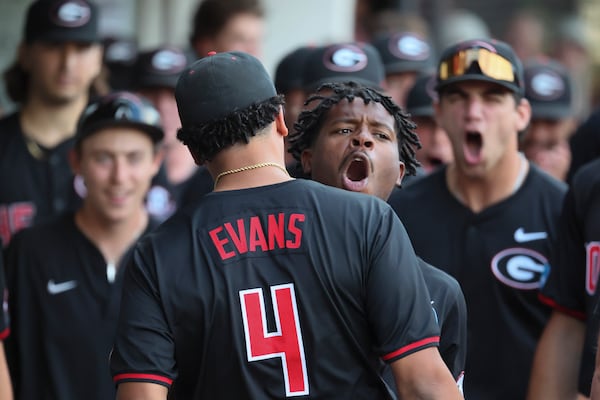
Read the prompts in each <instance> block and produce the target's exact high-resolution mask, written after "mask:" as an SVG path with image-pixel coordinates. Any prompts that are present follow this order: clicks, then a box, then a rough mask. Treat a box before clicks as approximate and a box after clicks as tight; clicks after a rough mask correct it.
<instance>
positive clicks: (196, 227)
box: [111, 52, 460, 400]
mask: <svg viewBox="0 0 600 400" xmlns="http://www.w3.org/2000/svg"><path fill="white" fill-rule="evenodd" d="M176 98H177V103H178V108H179V113H180V116H181V121H182V129H181V130H180V132H179V138H180V139H181V140H182V141H183V142H184V143H185V144H186V145H187V146H188V147H189V149H190V152H191V153H192V155H193V156H194V158H195V159H196V161H197V162H199V163H205V164H206V166H207V168H208V169H209V171H210V172H211V174H212V175H213V176H214V181H215V190H214V191H213V192H212V193H209V194H207V195H206V196H205V197H204V198H203V199H202V200H201V201H200V202H199V203H198V204H197V207H196V208H194V209H186V210H183V211H180V212H179V213H178V214H175V216H173V217H172V218H171V219H169V220H168V221H166V222H165V223H164V224H163V225H161V226H160V227H159V228H158V229H157V230H155V231H154V232H153V233H152V234H151V235H149V236H147V237H146V239H145V240H142V241H141V242H140V243H139V244H138V247H137V249H136V251H135V254H134V261H133V263H132V264H131V265H130V267H129V268H128V269H127V277H126V282H125V287H124V291H123V302H122V309H121V316H120V321H119V327H118V331H117V339H116V342H115V346H114V351H113V353H112V357H111V368H112V372H113V377H114V380H115V382H116V383H117V384H118V394H117V398H118V399H120V400H130V399H161V400H164V399H165V397H166V396H167V393H168V391H169V390H170V391H171V393H170V394H169V395H170V396H172V397H173V398H178V399H201V398H236V399H256V398H284V397H296V396H303V398H315V399H316V398H320V399H335V398H339V399H348V398H357V397H358V398H372V399H385V398H391V397H390V396H391V394H390V393H389V391H388V390H387V389H386V386H385V385H384V384H383V383H382V381H381V377H380V375H379V373H378V371H377V367H378V365H379V363H380V360H381V359H383V360H385V361H387V362H388V363H390V365H391V368H392V370H393V371H394V375H395V378H396V382H397V386H398V390H399V392H400V394H401V395H402V396H403V398H425V397H427V398H435V399H458V398H460V394H459V392H458V389H457V388H456V385H455V384H454V381H453V379H452V376H451V374H450V373H449V372H448V370H447V368H446V367H445V365H444V363H443V361H442V360H441V358H440V356H439V353H438V351H437V348H436V346H437V342H438V335H439V331H438V330H437V327H436V323H435V320H434V317H433V314H432V313H431V307H430V304H429V299H428V294H427V290H426V287H425V284H424V282H423V278H422V276H421V274H420V271H419V269H418V267H417V259H416V257H415V254H414V252H413V251H412V247H411V246H410V242H409V240H408V237H407V236H406V234H405V232H404V231H403V228H402V224H401V223H400V222H399V220H398V219H397V217H396V216H395V215H394V213H393V211H392V210H391V208H390V207H389V206H388V205H387V204H385V203H384V202H382V201H381V200H379V199H376V198H374V197H368V196H363V195H360V194H352V193H348V192H342V191H339V190H337V189H334V188H329V187H326V186H323V185H321V184H318V183H315V182H310V181H306V180H301V179H299V180H294V179H291V178H290V177H289V176H288V174H287V171H286V170H285V167H284V141H283V138H284V136H286V135H287V128H286V127H285V122H284V118H283V111H282V107H281V106H282V104H283V100H282V98H281V97H280V96H278V95H277V94H276V91H275V88H274V86H273V83H272V81H271V78H270V77H269V75H268V73H267V72H266V70H265V68H264V67H263V66H262V65H261V64H260V62H259V61H258V60H257V59H256V58H254V57H252V56H250V55H248V54H245V53H241V52H229V53H219V54H215V55H212V56H209V57H205V58H203V59H201V60H198V61H196V62H195V63H194V64H192V65H191V66H190V67H189V68H188V69H187V70H186V71H185V72H184V73H183V74H182V77H181V78H180V80H179V83H178V85H177V88H176ZM391 238H394V240H392V239H391ZM148 343H152V345H151V346H148Z"/></svg>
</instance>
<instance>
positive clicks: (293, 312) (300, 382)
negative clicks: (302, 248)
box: [240, 283, 309, 397]
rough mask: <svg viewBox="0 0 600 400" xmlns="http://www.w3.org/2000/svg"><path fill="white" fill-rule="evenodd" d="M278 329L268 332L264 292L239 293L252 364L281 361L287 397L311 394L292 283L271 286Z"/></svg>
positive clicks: (249, 358) (247, 351) (260, 290)
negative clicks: (273, 360) (268, 360)
mask: <svg viewBox="0 0 600 400" xmlns="http://www.w3.org/2000/svg"><path fill="white" fill-rule="evenodd" d="M271 298H272V299H273V311H274V314H275V319H276V325H277V330H276V331H275V332H268V330H267V324H266V316H265V313H264V309H265V302H264V299H263V291H262V289H260V288H257V289H248V290H242V291H240V302H241V306H242V320H243V323H244V333H245V338H246V353H247V357H248V361H249V362H257V361H258V362H260V361H261V360H267V359H270V358H276V357H278V358H281V364H282V368H283V378H284V384H285V394H286V397H292V396H301V395H307V394H309V386H308V373H307V371H306V357H305V355H304V345H303V340H302V332H301V329H300V320H299V317H298V308H297V304H296V294H295V292H294V285H293V284H292V283H289V284H283V285H278V286H272V287H271Z"/></svg>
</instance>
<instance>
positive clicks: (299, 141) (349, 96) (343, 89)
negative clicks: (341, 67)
mask: <svg viewBox="0 0 600 400" xmlns="http://www.w3.org/2000/svg"><path fill="white" fill-rule="evenodd" d="M322 92H325V94H323V93H322ZM356 97H359V98H361V99H363V101H364V102H365V104H369V103H370V102H371V101H373V102H376V103H379V104H381V105H382V106H383V107H384V108H385V109H386V110H387V111H388V112H389V113H390V115H392V117H394V120H395V121H396V137H397V138H398V150H399V152H400V160H401V161H403V162H404V164H405V166H406V173H407V174H408V175H415V174H416V172H417V167H418V166H419V165H420V164H419V162H418V161H417V159H416V158H415V151H416V149H420V148H421V143H420V142H419V137H418V136H417V134H416V132H415V129H416V127H417V126H416V125H415V124H414V122H412V121H411V120H410V117H409V115H408V114H406V113H405V112H404V111H403V110H402V109H401V108H400V106H398V105H397V104H396V103H394V101H393V100H392V99H391V98H390V97H389V96H386V95H384V94H382V93H380V92H378V91H376V90H375V89H372V88H370V87H367V86H363V85H361V84H359V83H356V82H336V83H325V84H323V85H321V86H320V87H319V88H318V89H317V91H316V93H314V94H312V95H311V96H310V97H309V98H308V99H307V100H306V102H305V103H304V105H305V106H308V105H310V103H312V102H314V101H318V102H319V103H318V104H317V105H316V106H315V107H312V108H311V109H310V110H304V111H302V113H300V115H299V116H298V121H297V122H296V123H295V124H294V133H293V134H292V135H290V137H289V139H288V142H289V145H290V147H289V150H288V151H289V152H290V153H291V154H292V155H293V156H294V158H295V159H296V160H297V161H300V155H301V154H302V152H303V151H304V150H306V149H307V148H310V147H311V146H312V145H313V144H314V141H315V139H316V138H317V135H318V134H319V130H320V129H321V126H322V124H323V122H324V121H325V118H326V116H327V113H328V112H329V110H331V108H333V107H334V106H335V105H336V104H338V103H339V102H341V101H342V100H348V101H349V102H352V101H354V99H355V98H356Z"/></svg>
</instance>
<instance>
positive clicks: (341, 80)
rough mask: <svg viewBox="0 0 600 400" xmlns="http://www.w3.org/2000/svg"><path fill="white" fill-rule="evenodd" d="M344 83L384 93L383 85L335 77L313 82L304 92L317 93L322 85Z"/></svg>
mask: <svg viewBox="0 0 600 400" xmlns="http://www.w3.org/2000/svg"><path fill="white" fill-rule="evenodd" d="M344 82H356V83H359V84H361V85H363V86H366V87H368V88H371V89H375V90H377V91H378V92H384V89H383V88H382V87H381V84H378V83H375V82H372V81H370V80H368V79H362V78H355V77H350V76H334V77H328V78H326V79H321V80H319V81H317V82H313V83H311V84H308V85H305V86H304V90H305V91H307V92H315V91H316V90H317V89H318V88H319V87H320V86H321V85H324V84H326V83H344Z"/></svg>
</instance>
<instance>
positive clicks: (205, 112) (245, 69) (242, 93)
mask: <svg viewBox="0 0 600 400" xmlns="http://www.w3.org/2000/svg"><path fill="white" fill-rule="evenodd" d="M275 96H277V92H276V91H275V86H274V84H273V80H272V79H271V77H270V76H269V73H268V72H267V70H266V69H265V67H264V66H263V65H262V64H261V62H260V61H259V60H258V59H257V58H256V57H254V56H252V55H250V54H247V53H243V52H240V51H231V52H224V53H214V52H211V53H209V55H208V56H206V57H204V58H201V59H199V60H197V61H195V62H194V63H193V64H191V65H190V66H189V67H187V68H186V69H185V70H184V71H183V72H182V74H181V75H180V77H179V80H178V81H177V86H176V87H175V99H176V101H177V108H178V110H179V117H180V119H181V125H182V127H183V129H186V128H189V127H191V126H199V125H203V124H205V123H207V122H211V121H216V120H220V119H222V118H225V117H226V116H228V115H229V114H231V113H233V112H235V111H238V110H244V109H246V108H248V107H250V106H251V105H253V104H256V103H261V102H263V101H265V100H268V99H270V98H272V97H275Z"/></svg>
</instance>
